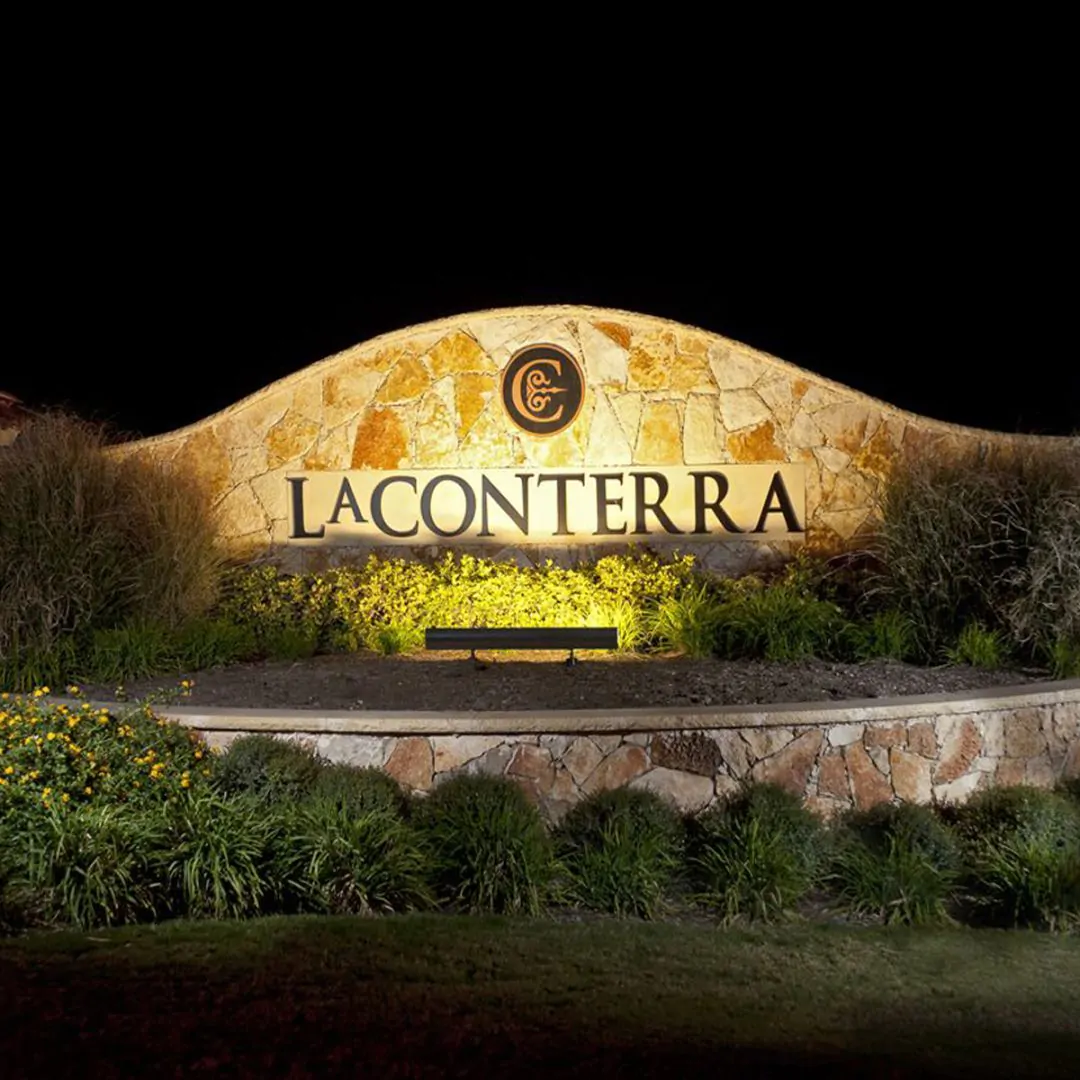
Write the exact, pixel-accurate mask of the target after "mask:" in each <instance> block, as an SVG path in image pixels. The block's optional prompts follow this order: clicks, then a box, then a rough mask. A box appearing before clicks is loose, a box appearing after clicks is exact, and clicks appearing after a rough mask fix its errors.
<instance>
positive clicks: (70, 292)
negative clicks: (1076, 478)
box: [0, 214, 1080, 435]
mask: <svg viewBox="0 0 1080 1080" xmlns="http://www.w3.org/2000/svg"><path fill="white" fill-rule="evenodd" d="M909 224H910V223H909V222H906V221H902V222H899V223H897V224H896V226H895V227H894V228H890V229H889V230H884V229H882V228H877V229H869V230H868V231H864V230H863V229H862V228H861V226H860V223H859V222H857V221H849V222H847V224H846V227H845V228H844V229H843V230H840V229H837V230H835V231H833V232H829V230H826V231H825V233H818V234H817V235H815V236H814V237H813V238H812V239H810V238H807V239H805V240H804V239H802V238H801V237H798V238H797V237H796V236H795V235H794V234H793V233H791V232H790V231H783V232H781V233H779V234H777V233H772V232H768V231H766V230H758V231H756V232H755V231H754V230H751V233H750V235H748V236H746V237H745V238H744V237H743V236H742V235H740V236H738V237H735V236H731V237H726V236H725V235H724V232H723V230H722V229H721V230H719V231H716V230H713V231H711V232H702V233H701V234H700V235H696V234H692V232H690V231H688V229H687V227H684V226H680V228H679V229H678V230H676V231H675V232H674V233H673V234H672V236H671V237H670V238H669V237H667V236H665V235H664V234H663V232H662V231H661V230H656V229H653V230H651V232H650V234H649V236H648V237H647V238H646V237H643V243H642V246H640V247H638V248H636V249H635V248H634V247H627V246H625V245H623V246H619V247H615V246H609V245H605V243H604V242H603V241H602V240H601V239H600V238H599V237H600V234H597V238H596V240H595V242H590V243H586V242H584V241H583V237H584V236H587V234H584V233H582V232H581V231H580V230H570V231H566V232H564V233H560V232H559V231H558V230H554V231H552V232H545V231H544V230H539V231H537V230H529V231H528V235H527V236H525V235H521V236H519V235H517V234H515V233H514V231H513V230H510V231H509V232H508V231H507V229H506V222H501V221H497V220H489V221H488V222H487V223H484V222H482V221H481V222H476V221H472V222H465V221H463V222H460V223H458V224H457V226H456V227H455V228H454V229H444V231H443V232H442V233H438V232H436V233H435V234H428V235H426V236H425V235H424V234H423V230H421V229H418V228H416V227H413V228H412V229H411V230H409V229H405V228H404V227H403V230H402V232H401V233H400V235H399V237H398V238H397V240H395V239H394V238H393V237H391V238H390V239H387V238H386V230H385V229H384V230H383V232H382V234H381V235H380V237H379V238H378V239H377V240H376V239H373V238H372V237H368V238H366V239H365V238H364V237H363V236H355V235H353V234H350V235H348V236H346V235H344V234H342V235H340V236H339V235H336V234H333V235H328V234H326V233H319V232H318V230H315V229H314V227H313V233H318V235H317V239H316V241H315V242H304V241H303V240H301V241H299V242H290V243H285V242H284V241H283V240H282V239H281V238H280V237H279V236H277V235H276V234H272V235H264V234H260V233H259V231H258V230H255V231H252V230H251V229H250V227H249V228H248V229H247V230H246V231H244V232H230V231H229V230H227V229H224V228H222V227H220V226H221V221H220V219H216V220H215V221H214V223H213V227H210V226H207V225H205V224H204V225H203V226H202V227H199V226H197V225H196V224H193V223H192V222H189V221H186V220H181V221H178V222H174V223H172V225H171V227H169V228H167V229H166V228H164V227H156V226H153V225H149V226H148V227H147V229H146V231H145V232H144V231H141V230H140V229H139V227H138V221H137V215H134V214H129V215H128V216H127V217H126V218H124V219H121V220H120V221H119V223H117V221H116V219H115V218H114V219H112V220H111V221H109V220H106V221H105V222H101V221H97V222H93V223H91V224H89V225H85V224H83V225H80V227H79V228H73V229H69V230H68V231H66V232H65V233H64V236H63V243H62V244H61V245H60V246H59V247H55V248H53V249H52V250H51V251H48V252H38V253H37V254H36V257H35V258H33V259H31V260H30V262H29V265H28V266H27V269H26V272H25V273H24V275H23V276H22V278H21V280H20V282H19V285H18V292H17V294H16V302H15V303H14V304H13V305H12V308H11V312H10V315H9V319H11V320H12V321H13V322H14V323H15V324H16V326H17V328H18V329H19V330H21V331H22V337H23V340H25V341H29V340H33V346H32V347H31V348H30V349H27V350H26V351H23V352H21V353H15V354H13V353H11V352H8V353H7V359H5V360H4V361H3V362H2V363H0V389H2V390H7V391H10V392H12V393H14V394H16V395H17V396H19V397H20V398H22V399H23V400H24V401H25V402H26V403H27V404H28V405H30V406H43V405H60V404H64V405H67V406H69V407H71V408H73V409H75V410H77V411H78V412H80V413H82V414H84V415H87V416H91V417H95V418H99V419H103V420H108V421H110V422H111V423H113V424H114V425H115V426H116V427H118V428H120V429H122V430H123V431H125V432H129V433H132V434H144V435H150V434H156V433H159V432H163V431H168V430H171V429H173V428H176V427H179V426H182V425H184V424H187V423H191V422H193V421H196V420H198V419H200V418H202V417H204V416H207V415H209V414H211V413H213V412H215V411H217V410H219V409H222V408H224V407H226V406H228V405H230V404H232V403H233V402H235V401H237V400H238V399H240V398H242V397H243V396H245V395H247V394H250V393H252V392H254V391H256V390H258V389H260V388H261V387H263V386H265V385H267V384H269V383H270V382H272V381H273V380H275V379H277V378H280V377H282V376H284V375H287V374H289V373H290V372H293V371H296V370H298V369H300V368H303V367H304V366H306V365H308V364H311V363H313V362H315V361H317V360H319V359H321V358H323V357H325V356H327V355H329V354H331V353H333V352H336V351H338V350H341V349H344V348H347V347H348V346H350V345H353V344H356V343H358V342H361V341H364V340H366V339H368V338H370V337H373V336H375V335H377V334H380V333H384V332H386V331H390V330H395V329H398V328H400V327H403V326H407V325H412V324H415V323H419V322H424V321H427V320H429V319H435V318H439V317H442V316H447V315H454V314H459V313H463V312H468V311H473V310H479V309H483V308H490V307H504V306H514V305H519V304H539V303H572V304H593V305H598V306H607V307H617V308H623V309H628V310H631V311H637V312H642V313H645V314H651V315H658V316H664V317H667V318H670V319H674V320H677V321H680V322H684V323H689V324H692V325H696V326H700V327H703V328H706V329H708V330H712V331H716V332H718V333H720V334H724V335H727V336H729V337H732V338H734V339H736V340H739V341H743V342H746V343H748V344H750V345H753V346H755V347H756V348H759V349H762V350H764V351H766V352H769V353H772V354H774V355H776V356H779V357H781V358H783V359H785V360H789V361H791V362H793V363H795V364H798V365H800V366H802V367H805V368H807V369H809V370H811V371H815V372H818V373H820V374H823V375H826V376H829V377H831V378H833V379H836V380H838V381H840V382H843V383H846V384H847V385H849V386H852V387H855V388H857V389H859V390H862V391H864V392H866V393H869V394H871V395H873V396H875V397H879V398H881V399H883V400H885V401H887V402H891V403H893V404H895V405H898V406H901V407H903V408H907V409H911V410H913V411H915V412H919V413H922V414H925V415H928V416H932V417H936V418H939V419H942V420H949V421H953V422H956V423H962V424H970V425H974V426H979V427H988V428H992V429H996V430H1004V431H1025V432H1036V433H1044V434H1070V433H1072V432H1074V431H1077V430H1080V375H1078V370H1080V364H1077V363H1076V360H1075V357H1076V348H1075V338H1074V328H1073V327H1072V326H1071V325H1070V324H1069V322H1068V320H1067V318H1066V316H1067V314H1068V313H1069V312H1070V311H1071V307H1072V301H1071V299H1068V300H1067V298H1066V286H1065V283H1064V280H1063V278H1062V277H1061V274H1060V271H1059V270H1058V269H1057V268H1056V267H1051V266H1050V265H1049V264H1047V263H1046V261H1045V260H1042V259H1036V257H1035V256H1036V254H1037V252H1036V246H1037V243H1036V242H1037V241H1038V237H1037V236H1034V235H1033V236H1032V237H1030V238H1025V234H1024V233H1023V231H1022V230H1021V231H1018V232H1014V233H1013V234H1012V236H1011V239H1009V240H1008V242H1007V243H1006V242H1005V240H1004V239H1003V237H1002V234H1001V233H1000V232H998V233H994V234H990V233H986V232H983V231H980V230H979V229H978V228H975V227H972V228H969V229H968V230H967V231H964V232H959V233H958V232H955V231H954V232H951V233H950V232H945V231H941V230H938V229H926V230H922V231H920V230H919V229H918V228H910V229H909V227H908V226H909ZM466 227H468V228H471V229H472V230H474V234H475V235H478V236H481V237H483V238H486V241H487V242H486V243H480V242H473V243H465V242H463V241H462V240H461V238H460V234H461V233H462V232H463V231H464V230H465V229H466ZM672 228H673V229H674V226H672ZM646 241H647V243H646ZM1038 242H1041V241H1038ZM1010 373H1011V378H1009V377H1007V376H1008V375H1009V374H1010Z"/></svg>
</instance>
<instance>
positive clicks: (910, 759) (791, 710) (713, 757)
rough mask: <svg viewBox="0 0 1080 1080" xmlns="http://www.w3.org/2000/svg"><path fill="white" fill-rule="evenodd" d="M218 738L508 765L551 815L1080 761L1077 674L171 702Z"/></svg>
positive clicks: (1026, 778)
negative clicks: (370, 709) (923, 683)
mask: <svg viewBox="0 0 1080 1080" xmlns="http://www.w3.org/2000/svg"><path fill="white" fill-rule="evenodd" d="M161 712H162V714H163V715H166V716H169V717H170V718H172V719H175V720H177V721H179V722H180V723H182V724H185V725H186V726H189V727H193V728H196V729H198V730H200V731H201V732H202V733H203V734H204V736H205V738H206V740H207V742H208V743H210V744H211V745H216V746H225V745H227V744H228V743H229V742H231V741H232V740H233V739H235V738H238V737H239V736H240V735H243V734H249V733H253V732H263V733H270V734H274V735H276V736H279V737H281V738H286V739H293V740H298V741H302V742H306V743H309V744H310V745H311V746H313V747H314V749H316V750H317V751H318V752H319V753H320V754H322V755H323V756H324V757H326V758H328V759H330V760H331V761H339V762H347V763H348V764H351V765H358V766H365V765H367V766H376V767H378V768H382V769H384V770H385V771H386V772H388V773H389V774H390V775H391V776H393V777H395V778H396V779H397V780H398V781H400V782H401V783H402V784H403V785H404V786H405V787H407V788H409V789H410V790H412V791H417V792H425V791H429V790H430V789H431V788H433V787H435V786H437V785H438V784H439V783H441V782H442V781H444V780H446V779H447V778H449V777H451V776H455V775H458V774H459V773H488V774H492V775H499V776H507V777H510V778H511V779H513V780H515V781H516V782H517V783H519V784H521V786H522V787H523V788H524V789H525V791H526V793H527V794H528V795H529V796H530V797H531V798H532V799H533V800H534V801H535V802H537V803H538V804H539V805H540V806H541V807H542V808H543V809H544V810H545V811H546V812H547V813H548V814H549V815H551V816H552V817H553V818H558V817H560V816H561V815H562V814H563V813H565V812H566V810H567V809H568V808H569V807H570V806H572V805H573V804H574V803H575V802H577V801H578V800H580V799H582V798H583V797H585V796H586V795H589V794H590V793H592V792H594V791H599V790H604V789H608V788H617V787H622V786H624V785H629V786H630V787H636V788H648V789H650V790H653V791H657V792H659V793H660V794H662V795H664V796H667V797H669V798H670V799H672V800H673V801H674V802H675V803H676V804H677V805H678V806H679V807H680V808H681V809H682V810H686V811H693V810H698V809H701V808H703V807H705V806H708V805H709V804H710V803H712V802H713V801H715V800H716V799H717V798H721V797H723V796H724V795H726V794H727V793H728V792H730V791H733V790H735V789H736V788H737V787H738V785H739V783H740V782H741V781H743V780H746V779H747V778H750V779H754V780H770V781H775V782H776V783H779V784H782V785H783V786H785V787H787V788H789V789H791V790H792V791H795V792H797V793H799V794H800V795H802V796H803V797H804V798H805V799H806V801H807V803H808V805H809V806H810V807H811V808H813V809H814V810H815V811H817V812H818V813H821V814H823V815H825V816H831V815H832V814H835V813H837V812H838V811H842V810H846V809H848V808H850V807H856V808H858V809H866V808H867V807H870V806H873V805H875V804H876V803H880V802H919V803H929V802H937V803H946V802H949V803H959V802H963V801H964V800H966V799H967V798H968V797H969V796H970V795H971V794H972V793H973V792H975V791H977V790H979V789H980V788H983V787H988V786H991V785H1006V784H1018V783H1026V784H1033V785H1037V786H1040V787H1049V786H1051V785H1053V784H1054V783H1056V782H1057V781H1058V780H1059V779H1061V778H1062V777H1072V776H1077V775H1080V680H1075V679H1074V680H1070V681H1068V682H1056V683H1042V684H1032V685H1029V686H1022V687H1015V688H1009V689H1004V690H1003V689H1000V688H995V689H994V690H993V691H988V692H987V694H986V695H985V696H983V697H978V698H973V697H972V696H971V695H970V693H965V694H948V695H924V696H919V697H908V698H893V699H888V700H886V699H872V700H868V701H847V702H836V703H830V704H828V705H817V704H810V705H808V704H794V705H778V706H770V707H768V708H762V707H760V706H749V707H738V708H724V709H712V710H702V711H700V712H673V711H671V710H664V709H636V710H619V711H616V710H582V711H574V712H556V711H548V712H544V711H538V712H528V713H522V712H518V713H466V714H458V715H443V714H435V713H404V712H400V713H367V712H324V713H319V712H314V711H312V712H296V711H292V712H285V711H274V710H257V709H198V708H192V707H172V708H165V709H163V710H161Z"/></svg>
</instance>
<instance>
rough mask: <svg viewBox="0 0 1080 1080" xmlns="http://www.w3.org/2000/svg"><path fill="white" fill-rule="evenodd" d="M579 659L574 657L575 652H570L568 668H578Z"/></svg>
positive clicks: (567, 660)
mask: <svg viewBox="0 0 1080 1080" xmlns="http://www.w3.org/2000/svg"><path fill="white" fill-rule="evenodd" d="M577 662H578V661H577V657H576V656H575V655H574V650H573V649H571V650H570V655H569V656H568V657H567V658H566V666H567V667H577Z"/></svg>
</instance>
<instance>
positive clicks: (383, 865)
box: [281, 799, 433, 915]
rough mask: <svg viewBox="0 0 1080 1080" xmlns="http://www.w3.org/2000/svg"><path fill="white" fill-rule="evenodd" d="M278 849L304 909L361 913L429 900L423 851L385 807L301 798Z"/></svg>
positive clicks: (424, 903) (405, 907)
mask: <svg viewBox="0 0 1080 1080" xmlns="http://www.w3.org/2000/svg"><path fill="white" fill-rule="evenodd" d="M281 850H282V852H283V854H284V855H285V859H286V865H285V867H284V869H283V876H284V877H285V878H286V879H287V881H289V882H290V883H291V887H292V888H294V889H296V891H297V892H298V894H299V901H300V906H301V908H302V909H304V910H308V911H321V912H327V913H329V914H359V915H369V914H373V913H376V912H392V911H412V910H414V909H417V908H425V907H429V906H431V904H432V902H433V901H432V895H431V892H430V889H429V885H428V870H429V864H428V859H427V857H426V854H425V852H424V850H423V849H422V847H421V845H420V844H419V842H418V840H417V837H416V835H415V834H414V832H413V831H412V829H410V827H409V826H408V825H407V824H406V823H405V822H404V821H403V820H402V818H401V816H400V815H399V814H397V813H396V812H394V811H393V810H389V809H386V808H375V809H360V810H357V809H356V808H354V807H353V806H350V805H345V804H342V803H340V802H336V801H333V800H329V799H313V800H309V801H308V802H307V803H305V804H303V805H302V806H300V807H298V808H297V809H296V810H295V812H294V813H293V814H291V815H290V816H289V824H288V827H287V831H286V835H285V840H284V843H283V844H282V846H281Z"/></svg>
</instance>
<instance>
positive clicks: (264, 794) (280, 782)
mask: <svg viewBox="0 0 1080 1080" xmlns="http://www.w3.org/2000/svg"><path fill="white" fill-rule="evenodd" d="M322 767H323V763H322V761H321V759H320V758H319V757H318V756H317V755H316V754H315V753H314V752H313V751H312V750H311V749H309V748H308V747H307V746H306V745H304V744H302V743H297V742H292V741H288V740H286V739H278V738H275V737H274V736H273V735H243V736H241V737H240V738H239V739H236V740H234V741H233V742H232V743H231V744H230V746H229V748H228V750H226V751H225V753H224V754H221V755H220V756H218V757H216V758H215V759H214V764H213V773H212V776H211V782H212V784H213V786H214V788H215V790H217V791H218V792H220V793H221V794H222V795H254V796H255V797H257V798H259V799H262V800H264V801H266V802H270V803H276V802H291V801H295V800H297V799H301V798H303V797H304V796H305V795H307V794H308V793H309V792H310V791H311V790H312V788H313V787H314V786H315V783H316V780H317V779H318V777H319V773H320V771H321V769H322Z"/></svg>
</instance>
